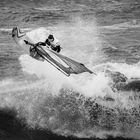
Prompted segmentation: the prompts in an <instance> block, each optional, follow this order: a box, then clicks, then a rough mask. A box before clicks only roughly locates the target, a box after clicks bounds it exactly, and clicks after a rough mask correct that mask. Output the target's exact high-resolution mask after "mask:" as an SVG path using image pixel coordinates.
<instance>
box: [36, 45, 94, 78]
mask: <svg viewBox="0 0 140 140" xmlns="http://www.w3.org/2000/svg"><path fill="white" fill-rule="evenodd" d="M37 52H38V53H39V55H41V56H42V57H44V59H45V60H47V61H48V62H49V63H51V64H52V65H54V66H55V67H56V68H57V69H59V70H60V71H61V72H62V71H63V72H64V73H65V74H66V75H67V76H69V75H70V74H72V73H74V74H79V73H83V72H89V73H91V74H92V73H93V72H92V71H91V70H89V69H88V68H87V67H85V66H84V64H82V63H79V62H77V61H75V60H72V59H70V58H68V57H66V56H63V55H61V54H58V53H56V52H54V51H52V50H44V49H43V48H42V47H37ZM50 52H51V53H50ZM52 54H53V55H52ZM52 56H53V57H52ZM54 56H55V58H54ZM60 60H61V61H60Z"/></svg>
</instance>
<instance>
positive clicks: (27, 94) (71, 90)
mask: <svg viewBox="0 0 140 140" xmlns="http://www.w3.org/2000/svg"><path fill="white" fill-rule="evenodd" d="M96 27H97V26H96V23H94V22H92V24H91V25H90V24H89V23H85V22H83V21H82V20H80V19H78V22H77V21H76V23H74V22H73V24H71V25H63V24H61V25H59V26H57V28H56V29H55V30H53V29H52V30H53V33H54V34H55V35H56V37H57V38H58V39H59V40H61V41H62V44H63V45H64V46H63V48H64V49H63V51H62V53H64V54H65V55H68V56H72V57H73V58H75V59H79V60H82V62H84V63H86V64H87V65H89V66H90V68H91V69H92V70H95V71H96V73H97V76H94V75H90V74H88V73H82V74H79V75H72V76H70V77H69V78H67V77H66V76H65V75H63V74H62V73H61V72H59V71H58V70H56V69H55V68H54V67H53V66H52V65H50V64H49V63H46V62H40V61H37V60H35V59H33V58H31V57H30V56H29V55H22V56H21V57H20V58H19V61H20V64H21V67H22V70H23V73H24V74H25V76H29V75H33V76H35V77H36V81H34V80H31V81H29V80H22V81H13V80H12V82H8V81H4V82H2V83H4V84H3V85H4V86H1V87H0V91H1V92H0V101H1V105H0V107H1V108H10V109H14V110H16V112H17V116H16V117H17V118H19V119H23V120H24V122H25V123H26V124H27V126H28V127H29V128H32V129H36V128H39V129H43V130H51V131H52V132H55V133H56V134H60V135H66V136H69V135H72V136H77V137H99V138H106V137H107V136H108V135H111V136H114V137H115V136H123V137H133V138H134V137H139V134H137V135H136V136H134V133H135V132H137V131H138V130H139V125H140V121H139V114H140V112H139V93H138V92H133V91H132V92H122V91H120V92H114V91H112V89H111V88H110V85H109V83H110V78H109V77H107V76H106V75H105V71H106V69H110V70H112V71H115V70H116V71H120V72H121V73H123V74H125V75H127V77H132V76H133V73H135V72H136V71H137V73H138V65H139V64H137V65H133V66H132V65H131V66H130V65H127V64H118V63H116V64H115V63H105V64H100V65H96V66H94V62H95V60H98V59H100V58H98V57H99V54H100V49H101V48H102V40H100V38H99V37H98V31H97V30H98V29H97V28H96ZM44 30H46V29H44V28H41V29H37V30H34V31H33V32H32V31H31V32H30V33H28V36H29V37H31V36H34V35H35V34H36V33H37V34H38V35H40V34H41V33H42V31H43V36H44V37H42V36H41V38H44V39H45V37H46V35H45V33H44ZM38 35H37V36H38ZM37 36H36V39H35V38H33V39H34V41H37V40H38V39H39V37H40V36H39V37H37ZM81 48H82V49H81ZM87 49H88V50H89V51H87ZM73 52H74V53H73ZM77 54H78V55H77ZM93 54H94V56H93ZM101 57H104V55H101ZM26 74H27V75H26ZM7 85H8V88H7ZM130 132H131V133H130Z"/></svg>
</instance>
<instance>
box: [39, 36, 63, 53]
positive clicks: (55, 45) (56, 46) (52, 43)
mask: <svg viewBox="0 0 140 140" xmlns="http://www.w3.org/2000/svg"><path fill="white" fill-rule="evenodd" d="M37 45H43V46H49V47H50V48H51V49H52V50H53V51H56V52H57V53H59V52H60V51H61V47H60V43H59V41H58V40H57V39H56V38H54V36H53V35H51V34H50V35H49V36H48V38H47V39H46V40H45V42H38V43H37Z"/></svg>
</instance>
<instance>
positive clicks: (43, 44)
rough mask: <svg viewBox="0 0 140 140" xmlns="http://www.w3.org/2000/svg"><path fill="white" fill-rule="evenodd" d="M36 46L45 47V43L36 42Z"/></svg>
mask: <svg viewBox="0 0 140 140" xmlns="http://www.w3.org/2000/svg"><path fill="white" fill-rule="evenodd" d="M36 45H42V46H46V43H45V42H38V43H37V44H36Z"/></svg>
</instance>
